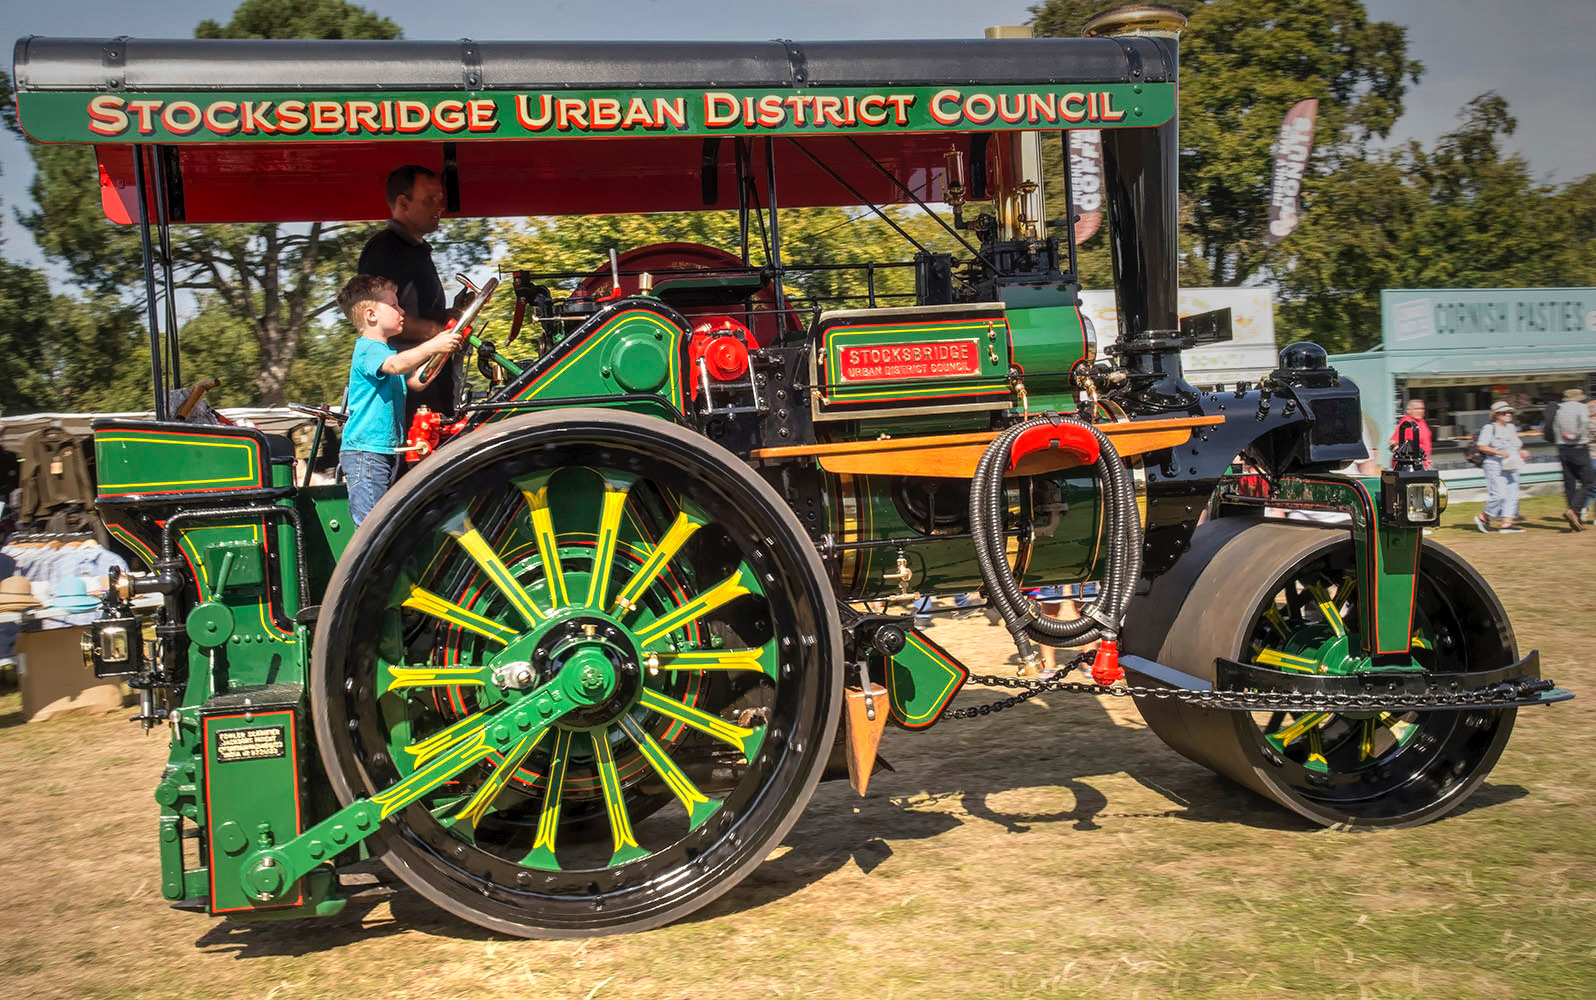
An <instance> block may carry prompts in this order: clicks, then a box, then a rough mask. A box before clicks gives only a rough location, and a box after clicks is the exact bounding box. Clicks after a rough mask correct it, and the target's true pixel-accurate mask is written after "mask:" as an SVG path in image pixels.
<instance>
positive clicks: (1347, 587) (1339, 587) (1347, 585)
mask: <svg viewBox="0 0 1596 1000" xmlns="http://www.w3.org/2000/svg"><path fill="white" fill-rule="evenodd" d="M1357 587H1358V575H1357V574H1356V573H1348V574H1347V575H1346V576H1344V577H1342V578H1341V582H1340V583H1338V584H1336V604H1338V605H1340V604H1345V603H1347V601H1348V599H1350V598H1351V597H1352V592H1353V591H1354V590H1356V589H1357Z"/></svg>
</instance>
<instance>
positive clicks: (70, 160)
mask: <svg viewBox="0 0 1596 1000" xmlns="http://www.w3.org/2000/svg"><path fill="white" fill-rule="evenodd" d="M195 33H196V35H197V36H198V37H201V38H377V39H384V38H397V37H399V35H400V32H399V28H398V26H397V25H395V24H394V23H393V22H392V21H390V20H389V19H387V18H385V17H382V16H380V15H377V14H374V13H372V12H370V11H368V10H365V9H364V8H362V7H359V6H356V5H354V4H351V3H347V2H345V0H245V2H244V3H243V4H242V5H240V6H239V7H238V9H237V10H236V11H235V12H234V15H233V18H232V19H231V20H230V21H228V22H227V23H226V24H218V23H216V22H215V21H204V22H201V24H200V25H199V27H198V28H197V30H196V32H195ZM31 152H32V155H33V157H34V161H35V165H36V168H37V173H36V176H35V180H34V184H33V189H32V193H33V196H34V200H35V202H36V203H37V204H38V205H39V209H38V210H37V211H36V212H33V213H31V214H29V215H27V216H24V220H23V221H24V224H26V225H27V226H28V227H29V228H30V229H31V230H32V231H33V233H34V235H35V239H36V240H37V241H38V242H39V245H40V247H41V248H42V249H43V250H44V252H45V253H46V254H47V255H48V256H49V257H51V258H52V259H54V260H57V261H59V262H61V263H62V264H63V265H65V266H66V268H67V269H68V271H69V272H70V273H71V274H72V276H73V277H74V279H75V280H76V281H77V282H78V283H79V284H80V286H81V287H83V288H85V289H88V290H92V291H94V292H95V293H97V294H101V295H107V296H116V297H118V298H120V299H122V300H123V301H127V302H137V301H139V300H140V298H141V296H142V294H143V285H142V281H141V277H140V276H141V274H142V271H141V265H140V255H139V242H138V234H137V231H136V230H129V229H118V228H117V227H113V226H110V225H107V223H106V221H105V218H104V216H103V214H102V212H101V209H100V204H99V191H98V186H97V185H96V184H95V183H94V177H95V166H94V160H93V154H92V151H91V150H89V149H88V148H86V147H81V146H39V145H35V146H33V147H32V150H31ZM381 183H382V178H380V177H374V178H372V184H373V185H374V186H376V185H380V184H381ZM371 228H372V227H370V226H366V225H346V224H341V223H312V224H309V225H303V226H278V225H275V224H248V225H225V226H174V227H173V230H172V244H173V245H172V250H173V258H174V262H175V264H176V267H175V271H174V275H175V282H174V283H175V285H176V287H177V288H179V289H181V290H184V291H188V292H192V293H194V294H195V295H196V296H198V301H199V304H200V307H201V308H200V312H199V315H198V316H197V317H195V318H194V319H191V320H190V321H189V322H188V323H187V324H185V327H184V329H183V331H182V340H183V343H184V354H185V356H188V355H189V354H190V352H191V350H193V351H199V352H200V353H197V354H195V355H194V356H195V357H196V358H205V357H210V356H214V357H216V358H217V361H218V362H220V361H221V360H222V359H223V355H220V354H217V352H214V351H213V352H209V353H206V352H204V350H203V344H204V341H205V340H209V339H218V340H219V342H220V343H225V344H229V345H232V346H234V347H236V351H234V352H232V353H227V354H225V359H226V361H227V363H226V365H225V367H227V368H229V370H231V371H233V372H234V373H235V374H236V375H247V380H246V381H245V382H244V383H243V384H242V385H237V384H229V383H224V388H223V390H221V391H220V393H219V394H218V395H219V396H220V397H221V398H222V400H223V401H224V402H225V401H231V402H258V403H263V404H266V405H276V404H279V403H282V402H283V401H284V400H285V399H287V398H288V396H289V394H290V393H291V392H294V391H297V390H298V387H299V386H300V385H303V386H304V387H305V388H306V389H309V390H313V391H315V392H316V393H317V394H318V396H317V398H323V399H324V398H327V397H326V396H325V395H323V394H322V393H323V391H324V388H325V386H324V383H326V382H327V381H328V378H329V377H330V376H328V374H327V373H326V372H322V371H319V370H303V371H298V372H297V376H298V377H296V369H304V368H306V367H307V366H308V367H310V368H316V367H318V366H322V365H326V364H329V363H332V362H331V361H330V359H329V357H328V356H327V355H326V354H325V352H322V353H318V354H317V355H316V357H314V358H311V357H308V356H307V350H306V348H307V346H310V345H308V343H307V336H311V337H313V336H314V331H316V330H317V329H319V327H320V325H321V324H322V323H323V322H324V321H325V320H326V319H329V318H332V317H333V316H334V315H335V314H334V313H332V312H330V311H329V309H330V307H331V306H332V302H333V298H334V296H335V295H336V293H337V290H338V286H339V284H340V283H341V280H342V279H343V278H345V277H347V272H348V271H349V270H350V268H351V267H352V266H353V263H354V261H355V259H356V258H357V257H358V255H359V253H360V247H361V245H362V244H363V242H364V240H365V238H366V237H367V236H368V235H369V232H370V230H371ZM483 232H484V228H483V227H482V226H481V224H479V223H466V224H463V225H460V224H457V225H453V226H451V227H450V228H449V229H446V230H445V231H444V234H443V241H444V242H448V241H449V240H451V239H452V240H455V241H457V242H458V243H459V244H460V250H461V256H462V257H463V258H464V259H465V260H467V261H471V260H480V259H481V258H482V257H483V256H484V255H485V253H486V248H485V245H484V244H483V242H482V239H481V237H482V234H483ZM224 319H225V320H230V321H231V322H232V323H233V324H235V325H237V327H238V328H239V329H241V330H245V331H247V332H248V337H247V338H245V337H240V336H237V335H236V332H237V331H229V330H227V329H224V327H225V326H226V324H225V323H224ZM201 320H203V321H201ZM191 328H192V329H191ZM346 347H347V341H346ZM344 360H346V359H340V360H339V361H338V362H337V363H336V364H335V365H334V367H338V366H341V365H342V364H343V363H344ZM216 370H218V371H219V370H220V369H216ZM184 371H185V374H193V375H206V374H212V371H211V370H208V369H204V368H200V367H196V366H195V365H194V364H192V363H190V364H185V366H184ZM241 390H243V391H241ZM229 397H230V398H229Z"/></svg>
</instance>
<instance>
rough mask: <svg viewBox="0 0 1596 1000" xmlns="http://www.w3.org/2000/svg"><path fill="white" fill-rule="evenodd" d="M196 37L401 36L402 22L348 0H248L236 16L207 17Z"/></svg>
mask: <svg viewBox="0 0 1596 1000" xmlns="http://www.w3.org/2000/svg"><path fill="white" fill-rule="evenodd" d="M194 37H195V38H401V37H403V33H402V32H401V31H400V30H399V26H398V25H397V24H395V23H393V22H392V21H390V20H389V19H388V18H386V17H383V16H382V15H381V14H376V13H373V12H372V11H369V10H366V9H365V8H364V7H359V6H356V5H355V4H352V3H347V2H345V0H244V2H243V3H241V4H239V5H238V9H237V10H235V11H233V19H232V20H231V21H228V22H227V23H226V24H217V23H216V22H215V21H213V20H211V19H209V18H207V19H205V20H203V21H201V22H200V23H199V26H198V27H197V28H195V29H194Z"/></svg>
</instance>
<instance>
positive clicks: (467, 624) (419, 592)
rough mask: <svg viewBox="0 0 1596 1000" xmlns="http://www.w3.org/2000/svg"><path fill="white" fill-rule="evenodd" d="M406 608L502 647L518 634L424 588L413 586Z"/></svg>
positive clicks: (405, 604)
mask: <svg viewBox="0 0 1596 1000" xmlns="http://www.w3.org/2000/svg"><path fill="white" fill-rule="evenodd" d="M404 606H405V607H407V608H413V609H415V610H416V611H419V612H421V613H422V614H424V615H431V616H432V617H434V618H440V619H442V620H443V621H446V622H448V623H449V624H450V625H455V626H458V627H459V628H463V629H465V630H466V631H468V632H475V633H476V634H477V635H480V636H484V637H486V638H489V639H492V640H493V641H494V642H496V643H498V644H499V645H501V646H507V645H509V643H510V640H512V639H514V638H515V637H516V634H517V633H516V631H515V629H512V628H506V627H504V626H503V625H500V624H499V623H498V622H496V621H494V620H493V619H491V618H484V617H482V616H481V615H479V614H477V613H476V612H475V611H471V610H468V609H466V608H462V607H461V606H460V605H458V604H456V603H454V602H453V601H448V600H445V599H444V598H442V597H439V596H438V595H437V594H434V593H433V592H432V591H430V590H427V589H425V588H422V587H417V586H411V588H410V596H409V597H408V598H406V599H405V603H404Z"/></svg>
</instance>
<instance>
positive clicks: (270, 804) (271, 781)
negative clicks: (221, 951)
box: [204, 689, 304, 913]
mask: <svg viewBox="0 0 1596 1000" xmlns="http://www.w3.org/2000/svg"><path fill="white" fill-rule="evenodd" d="M298 690H302V689H298ZM287 693H289V692H287V691H283V690H278V691H276V692H274V694H276V695H283V694H287ZM268 697H270V696H267V695H263V696H262V700H263V701H264V700H267V698H268ZM271 700H272V701H280V698H271ZM299 712H300V708H299V707H298V706H293V707H271V708H264V709H261V710H254V709H243V708H233V707H226V708H222V709H221V710H220V711H219V712H218V713H217V714H208V715H206V716H205V720H204V748H205V801H206V808H207V813H208V814H209V815H210V816H211V817H213V819H214V820H215V821H219V822H214V825H213V826H212V827H211V828H210V831H209V836H208V837H207V838H206V842H207V844H208V847H209V858H208V859H207V861H208V864H209V867H210V875H211V912H213V913H231V912H237V911H248V910H253V909H255V904H254V902H253V901H252V900H251V899H250V898H249V897H248V896H246V895H245V894H244V889H243V885H242V882H241V880H240V868H241V863H242V861H243V859H244V858H245V857H247V856H248V855H249V854H250V853H251V852H252V851H254V850H256V849H258V848H261V847H269V846H272V845H273V844H279V843H285V842H287V841H290V840H292V839H293V838H295V837H297V836H299V833H300V831H301V829H303V825H304V817H303V816H302V815H301V811H300V801H299V758H300V755H301V754H303V753H304V747H303V746H302V744H301V741H300V733H299V725H300V721H299ZM303 901H304V900H303V898H302V895H301V893H300V891H299V890H298V889H297V888H296V889H295V890H292V891H290V892H289V893H288V895H287V896H286V897H284V898H282V899H279V900H277V901H276V903H275V904H274V905H284V906H297V905H299V904H300V903H302V902H303Z"/></svg>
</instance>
